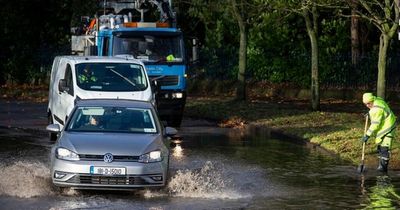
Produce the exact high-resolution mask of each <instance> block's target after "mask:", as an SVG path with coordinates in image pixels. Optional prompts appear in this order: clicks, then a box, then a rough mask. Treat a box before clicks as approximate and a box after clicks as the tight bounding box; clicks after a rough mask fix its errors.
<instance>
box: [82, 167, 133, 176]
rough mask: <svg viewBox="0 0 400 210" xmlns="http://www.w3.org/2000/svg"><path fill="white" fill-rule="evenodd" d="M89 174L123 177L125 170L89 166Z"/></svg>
mask: <svg viewBox="0 0 400 210" xmlns="http://www.w3.org/2000/svg"><path fill="white" fill-rule="evenodd" d="M90 173H91V174H102V175H125V174H126V168H122V167H96V166H90Z"/></svg>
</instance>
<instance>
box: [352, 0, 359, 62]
mask: <svg viewBox="0 0 400 210" xmlns="http://www.w3.org/2000/svg"><path fill="white" fill-rule="evenodd" d="M357 2H358V1H357V0H352V1H351V4H352V7H353V8H357V5H358V3H357ZM350 31H351V63H352V64H353V66H357V65H358V63H359V61H360V56H361V46H360V18H359V17H358V15H357V10H356V9H352V10H351V24H350Z"/></svg>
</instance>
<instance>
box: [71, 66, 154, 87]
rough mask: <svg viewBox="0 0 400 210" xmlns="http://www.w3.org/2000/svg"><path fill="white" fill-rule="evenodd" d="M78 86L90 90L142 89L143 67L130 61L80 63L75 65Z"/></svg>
mask: <svg viewBox="0 0 400 210" xmlns="http://www.w3.org/2000/svg"><path fill="white" fill-rule="evenodd" d="M75 71H76V81H77V84H78V87H80V88H81V89H84V90H89V91H90V90H92V91H143V90H145V89H146V88H147V85H148V84H147V79H146V74H145V72H144V71H145V70H144V68H143V67H142V66H141V65H139V64H132V63H80V64H77V65H76V66H75Z"/></svg>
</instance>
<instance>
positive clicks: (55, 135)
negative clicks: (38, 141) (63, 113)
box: [47, 113, 57, 141]
mask: <svg viewBox="0 0 400 210" xmlns="http://www.w3.org/2000/svg"><path fill="white" fill-rule="evenodd" d="M47 122H48V124H49V125H50V124H53V123H54V122H53V118H52V117H51V113H50V114H49V116H48V118H47ZM49 139H50V141H56V140H57V134H56V133H52V132H49Z"/></svg>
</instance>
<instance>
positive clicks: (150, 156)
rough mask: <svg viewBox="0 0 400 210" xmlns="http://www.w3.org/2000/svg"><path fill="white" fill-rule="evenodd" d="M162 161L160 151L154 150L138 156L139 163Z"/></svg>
mask: <svg viewBox="0 0 400 210" xmlns="http://www.w3.org/2000/svg"><path fill="white" fill-rule="evenodd" d="M160 161H162V156H161V151H159V150H156V151H152V152H149V153H146V154H143V155H141V156H140V157H139V162H140V163H154V162H160Z"/></svg>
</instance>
